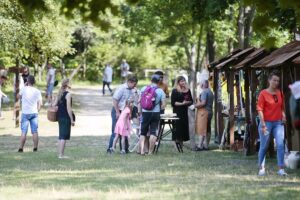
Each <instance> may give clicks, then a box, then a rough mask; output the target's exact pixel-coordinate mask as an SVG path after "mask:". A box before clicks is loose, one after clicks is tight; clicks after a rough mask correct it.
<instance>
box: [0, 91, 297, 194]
mask: <svg viewBox="0 0 300 200" xmlns="http://www.w3.org/2000/svg"><path fill="white" fill-rule="evenodd" d="M80 91H81V90H80ZM77 95H78V94H77ZM93 95H94V96H91V97H92V98H93V99H94V100H93V101H95V102H98V101H101V102H102V104H105V102H109V103H106V104H105V105H104V106H103V107H104V108H103V110H100V112H99V115H100V116H98V114H97V115H94V116H93V115H87V116H85V117H86V118H83V117H84V116H83V114H82V116H81V114H80V109H82V108H80V106H79V107H78V113H79V114H78V119H79V122H80V120H81V119H86V120H89V121H91V120H96V123H98V124H99V127H106V128H105V129H103V130H104V131H103V133H98V132H97V131H98V129H97V131H92V132H89V130H93V129H91V127H89V125H88V124H85V123H88V121H87V122H86V121H84V124H80V123H78V124H76V126H75V127H74V129H73V130H74V132H72V134H73V133H74V134H73V135H72V137H71V140H70V141H69V142H68V143H67V148H66V152H65V153H66V155H67V156H69V157H70V158H69V159H65V160H60V159H58V158H57V149H56V146H57V124H55V125H54V124H53V123H52V124H51V123H50V122H48V121H47V119H46V117H45V112H46V111H45V109H43V110H42V112H41V113H40V119H39V124H40V142H39V150H38V152H32V141H31V135H30V134H28V140H27V143H26V145H25V149H24V153H17V152H16V151H17V148H18V145H19V136H20V130H19V128H18V129H16V128H14V127H13V121H12V120H11V119H12V111H11V110H9V109H10V108H8V107H6V108H5V113H4V114H5V117H6V118H5V120H0V200H2V199H5V200H6V199H22V200H23V199H25V200H27V199H29V200H35V199H37V200H41V199H42V200H44V199H46V200H47V199H130V200H131V199H272V200H274V199H299V194H300V170H287V172H288V174H289V176H288V177H279V176H277V175H276V171H277V168H276V160H275V159H267V167H268V168H267V173H268V175H267V176H266V177H258V176H257V175H256V174H257V164H256V162H257V156H255V155H254V156H250V157H244V156H243V155H242V153H236V152H231V151H220V150H218V149H217V146H214V145H212V149H213V150H210V151H206V152H192V151H189V150H187V149H186V148H184V153H183V154H180V153H178V152H177V151H176V150H175V147H174V145H173V143H171V142H163V143H162V144H161V147H160V149H159V153H158V154H157V155H152V156H140V155H137V154H135V153H131V154H128V155H125V156H122V155H120V154H119V153H116V154H114V155H108V154H106V151H105V150H106V146H107V141H108V135H107V134H108V133H109V131H110V116H109V109H110V108H111V103H110V99H109V98H110V97H102V95H101V96H100V93H99V96H96V95H95V94H93ZM80 98H83V96H77V100H78V99H80ZM105 98H106V99H105ZM93 101H91V102H93ZM88 102H89V103H91V102H90V101H88ZM99 106H100V105H98V104H96V107H97V108H99ZM105 107H107V108H105ZM93 108H94V107H93ZM105 109H106V110H108V111H105ZM82 110H84V109H82ZM86 112H89V110H87V111H86ZM102 112H107V113H108V114H105V113H104V114H103V113H102ZM83 113H84V112H83ZM91 113H93V112H91ZM101 116H102V118H101ZM102 119H103V120H102ZM106 120H107V121H106ZM81 122H82V123H83V121H82V120H81ZM99 122H100V123H99ZM91 123H92V124H93V123H95V122H91ZM97 127H98V126H97ZM80 129H82V130H80ZM99 132H100V131H99ZM77 133H80V134H77ZM76 134H77V135H76ZM97 134H98V135H97Z"/></svg>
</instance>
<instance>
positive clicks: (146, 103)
mask: <svg viewBox="0 0 300 200" xmlns="http://www.w3.org/2000/svg"><path fill="white" fill-rule="evenodd" d="M156 89H157V87H151V86H150V85H148V86H147V87H146V89H145V91H144V92H143V93H142V96H141V107H142V108H143V109H145V110H153V108H154V107H155V97H156V93H155V90H156Z"/></svg>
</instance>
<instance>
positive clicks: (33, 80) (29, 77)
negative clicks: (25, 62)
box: [27, 75, 35, 85]
mask: <svg viewBox="0 0 300 200" xmlns="http://www.w3.org/2000/svg"><path fill="white" fill-rule="evenodd" d="M27 82H28V83H29V84H30V85H34V84H35V78H34V76H32V75H29V76H28V78H27Z"/></svg>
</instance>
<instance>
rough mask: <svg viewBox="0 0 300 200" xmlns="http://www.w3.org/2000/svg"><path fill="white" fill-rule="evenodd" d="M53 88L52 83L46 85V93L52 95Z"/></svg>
mask: <svg viewBox="0 0 300 200" xmlns="http://www.w3.org/2000/svg"><path fill="white" fill-rule="evenodd" d="M53 89H54V83H50V84H49V85H48V86H47V95H48V96H52V93H53Z"/></svg>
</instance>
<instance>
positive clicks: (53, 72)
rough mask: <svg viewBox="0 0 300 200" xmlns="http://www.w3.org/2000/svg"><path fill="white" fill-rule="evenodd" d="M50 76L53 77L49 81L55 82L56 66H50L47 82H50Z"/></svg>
mask: <svg viewBox="0 0 300 200" xmlns="http://www.w3.org/2000/svg"><path fill="white" fill-rule="evenodd" d="M50 76H51V79H50V82H49V83H52V84H53V83H54V82H55V69H54V68H50V69H49V70H48V73H47V82H48V80H49V78H50Z"/></svg>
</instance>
